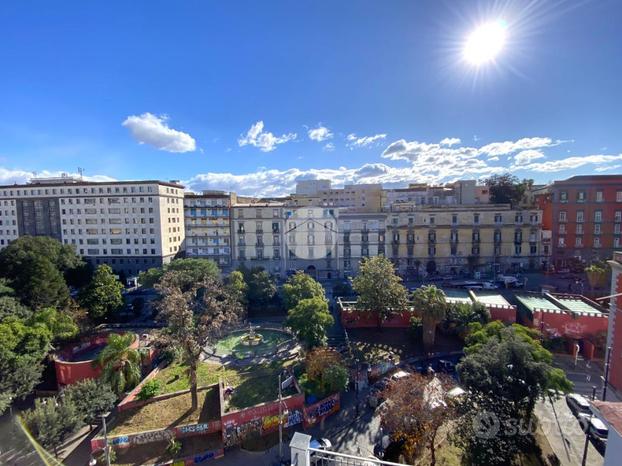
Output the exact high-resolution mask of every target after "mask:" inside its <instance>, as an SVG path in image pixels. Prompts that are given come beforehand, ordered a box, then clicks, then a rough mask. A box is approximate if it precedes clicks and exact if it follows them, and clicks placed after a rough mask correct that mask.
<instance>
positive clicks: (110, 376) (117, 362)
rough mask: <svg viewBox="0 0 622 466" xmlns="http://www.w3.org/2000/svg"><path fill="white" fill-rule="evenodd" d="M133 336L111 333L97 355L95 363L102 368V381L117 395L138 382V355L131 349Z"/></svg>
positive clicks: (136, 351) (130, 334)
mask: <svg viewBox="0 0 622 466" xmlns="http://www.w3.org/2000/svg"><path fill="white" fill-rule="evenodd" d="M134 338H135V335H134V334H132V333H125V334H123V335H119V334H116V333H111V334H110V335H109V336H108V344H107V345H106V347H105V348H104V349H103V350H102V351H101V352H100V353H99V355H98V356H97V359H96V360H95V363H96V364H97V365H99V366H100V367H101V368H102V379H103V381H104V382H106V383H108V384H109V385H110V386H111V387H112V389H113V390H114V392H115V393H116V394H117V395H120V394H122V393H124V392H125V391H126V390H129V389H130V388H132V387H134V386H136V385H137V384H138V382H140V359H141V358H140V353H139V352H138V350H136V349H134V348H132V347H131V345H132V343H133V342H134Z"/></svg>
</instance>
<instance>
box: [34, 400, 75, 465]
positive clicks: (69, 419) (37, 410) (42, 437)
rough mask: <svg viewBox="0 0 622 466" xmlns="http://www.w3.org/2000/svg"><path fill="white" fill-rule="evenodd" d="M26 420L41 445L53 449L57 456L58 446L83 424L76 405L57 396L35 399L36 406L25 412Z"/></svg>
mask: <svg viewBox="0 0 622 466" xmlns="http://www.w3.org/2000/svg"><path fill="white" fill-rule="evenodd" d="M24 420H25V422H26V425H27V426H28V429H29V430H30V432H31V433H32V434H33V435H34V436H35V437H37V439H38V440H39V442H40V443H41V445H43V446H44V447H45V448H47V449H53V450H54V454H55V455H56V456H58V446H59V445H60V444H62V443H63V440H65V439H66V438H67V437H68V436H69V435H70V434H72V433H73V432H75V431H76V429H78V427H80V425H81V420H80V416H79V414H78V412H77V409H76V406H75V405H74V404H73V403H72V402H71V401H69V400H60V399H58V398H56V397H52V398H44V399H37V400H35V407H34V408H32V409H30V410H28V411H25V412H24Z"/></svg>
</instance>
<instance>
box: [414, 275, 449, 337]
mask: <svg viewBox="0 0 622 466" xmlns="http://www.w3.org/2000/svg"><path fill="white" fill-rule="evenodd" d="M412 302H413V306H414V308H415V313H416V314H417V315H419V316H420V317H421V320H422V322H423V345H424V346H425V347H426V348H429V347H431V346H433V345H434V340H435V336H436V326H437V325H438V323H439V322H441V321H442V320H443V319H444V318H445V315H446V314H447V309H448V304H447V300H446V298H445V293H444V292H443V290H441V289H439V288H437V287H436V286H434V285H427V286H422V287H419V288H417V289H416V290H415V291H414V292H413V294H412Z"/></svg>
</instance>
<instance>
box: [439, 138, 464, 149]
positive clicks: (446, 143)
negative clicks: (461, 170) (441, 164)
mask: <svg viewBox="0 0 622 466" xmlns="http://www.w3.org/2000/svg"><path fill="white" fill-rule="evenodd" d="M460 142H461V141H460V138H445V139H443V140H442V141H441V146H449V147H451V146H455V145H456V144H460Z"/></svg>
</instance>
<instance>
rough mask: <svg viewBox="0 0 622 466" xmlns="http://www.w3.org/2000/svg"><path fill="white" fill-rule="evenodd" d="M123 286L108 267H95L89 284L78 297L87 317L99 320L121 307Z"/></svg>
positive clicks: (104, 265)
mask: <svg viewBox="0 0 622 466" xmlns="http://www.w3.org/2000/svg"><path fill="white" fill-rule="evenodd" d="M122 291H123V285H122V284H121V283H120V282H119V281H118V280H117V279H116V278H115V276H114V274H113V273H112V269H111V268H110V266H109V265H106V264H102V265H100V266H99V267H97V270H95V273H94V274H93V278H92V279H91V281H90V283H89V284H88V285H87V286H86V287H84V288H83V289H82V290H81V291H80V294H79V295H78V301H79V302H80V305H82V306H84V307H85V308H86V309H87V310H88V313H89V317H91V319H94V320H100V319H103V318H105V317H106V316H108V315H109V314H110V313H112V312H114V311H116V310H118V309H120V308H121V307H122V306H123V295H122V293H121V292H122Z"/></svg>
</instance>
